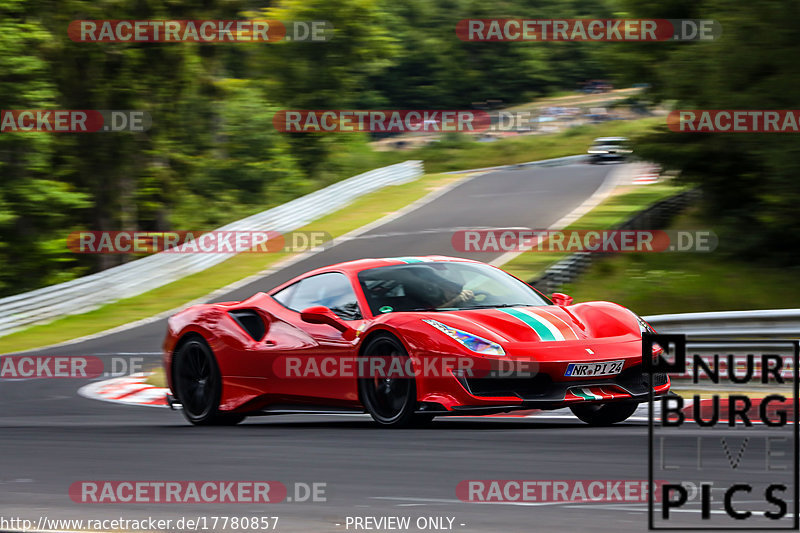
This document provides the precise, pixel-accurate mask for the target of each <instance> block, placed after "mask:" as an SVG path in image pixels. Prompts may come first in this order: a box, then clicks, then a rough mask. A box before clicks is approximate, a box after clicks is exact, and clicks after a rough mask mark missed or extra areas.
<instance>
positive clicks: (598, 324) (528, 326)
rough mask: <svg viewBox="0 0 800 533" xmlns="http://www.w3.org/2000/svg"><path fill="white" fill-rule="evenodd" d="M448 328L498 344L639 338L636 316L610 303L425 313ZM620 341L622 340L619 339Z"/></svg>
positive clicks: (430, 318) (428, 317)
mask: <svg viewBox="0 0 800 533" xmlns="http://www.w3.org/2000/svg"><path fill="white" fill-rule="evenodd" d="M423 318H424V319H428V320H438V321H439V322H442V323H443V324H446V325H448V326H450V327H454V328H458V329H462V330H464V331H467V332H469V333H472V334H475V335H479V336H482V337H486V338H487V339H489V340H493V341H495V342H500V343H508V342H511V343H530V342H542V343H545V342H551V343H552V342H564V341H567V342H569V341H585V340H596V339H603V338H612V337H613V338H619V337H629V338H628V339H626V340H631V337H630V336H633V337H639V336H640V332H639V325H638V322H637V320H636V317H635V315H634V314H633V313H632V312H631V311H629V310H627V309H625V308H624V307H622V306H619V305H616V304H612V303H609V302H589V303H583V304H577V305H573V306H569V307H562V306H557V305H547V306H536V307H506V308H491V309H472V310H460V311H442V312H436V313H425V316H424V317H423ZM618 340H622V339H618Z"/></svg>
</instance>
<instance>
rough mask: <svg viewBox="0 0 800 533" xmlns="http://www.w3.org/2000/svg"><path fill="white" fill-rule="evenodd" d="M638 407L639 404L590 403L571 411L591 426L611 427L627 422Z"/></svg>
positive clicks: (575, 406)
mask: <svg viewBox="0 0 800 533" xmlns="http://www.w3.org/2000/svg"><path fill="white" fill-rule="evenodd" d="M638 406H639V404H638V403H637V402H612V403H590V404H582V405H573V406H572V407H570V410H572V413H573V414H574V415H575V416H577V417H578V418H579V419H581V420H582V421H584V422H586V423H587V424H589V425H591V426H610V425H612V424H616V423H618V422H622V421H623V420H627V419H628V418H629V417H630V416H631V415H632V414H633V413H634V412H635V411H636V408H637V407H638Z"/></svg>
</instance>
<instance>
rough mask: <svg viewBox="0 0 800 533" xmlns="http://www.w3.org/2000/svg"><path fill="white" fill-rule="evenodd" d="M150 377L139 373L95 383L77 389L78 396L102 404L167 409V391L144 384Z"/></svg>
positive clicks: (149, 374)
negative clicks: (102, 402)
mask: <svg viewBox="0 0 800 533" xmlns="http://www.w3.org/2000/svg"><path fill="white" fill-rule="evenodd" d="M151 375H152V374H151V373H140V374H132V375H130V376H124V377H121V378H112V379H106V380H104V381H97V382H94V383H90V384H89V385H85V386H83V387H81V388H80V389H78V394H79V395H81V396H83V397H84V398H89V399H92V400H100V401H104V402H112V403H121V404H126V405H144V406H147V407H169V406H168V405H167V392H169V389H167V388H166V387H156V386H155V385H150V384H149V383H146V381H147V379H148V378H149V377H150V376H151Z"/></svg>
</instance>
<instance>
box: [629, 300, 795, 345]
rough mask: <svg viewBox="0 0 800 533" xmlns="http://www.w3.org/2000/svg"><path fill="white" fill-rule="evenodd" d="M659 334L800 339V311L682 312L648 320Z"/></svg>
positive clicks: (748, 338) (752, 338) (751, 338)
mask: <svg viewBox="0 0 800 533" xmlns="http://www.w3.org/2000/svg"><path fill="white" fill-rule="evenodd" d="M644 319H645V320H647V321H648V322H649V323H650V324H652V326H653V327H654V328H655V329H656V330H657V331H658V332H659V333H684V334H686V336H687V337H689V338H703V339H712V340H714V339H720V343H721V345H724V339H740V340H754V341H756V342H753V343H752V347H754V348H757V347H758V346H759V345H758V342H757V340H758V339H800V309H768V310H758V311H720V312H710V313H679V314H671V315H653V316H647V317H644Z"/></svg>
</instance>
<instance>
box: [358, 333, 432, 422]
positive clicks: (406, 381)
mask: <svg viewBox="0 0 800 533" xmlns="http://www.w3.org/2000/svg"><path fill="white" fill-rule="evenodd" d="M363 357H364V358H366V359H369V358H370V357H381V358H395V357H400V358H408V353H407V352H406V350H405V348H404V347H403V344H402V343H401V342H400V341H399V340H398V339H397V338H396V337H394V336H392V335H388V334H386V335H378V336H377V337H373V338H372V339H371V340H370V341H369V342H368V344H367V346H366V347H365V348H364V352H363ZM404 366H405V365H404ZM362 368H367V369H369V368H372V367H371V365H369V364H366V365H364V366H363V367H362ZM358 392H359V395H360V397H361V402H362V403H363V404H364V407H365V408H366V410H367V412H368V413H369V414H370V416H372V419H373V420H374V421H375V422H377V423H378V424H380V425H381V426H384V427H391V428H400V427H409V426H418V425H422V424H425V423H427V422H430V421H431V420H432V419H433V416H432V415H430V414H416V412H415V411H416V410H417V384H416V381H415V380H414V378H413V377H384V376H372V377H366V376H365V377H361V378H359V379H358Z"/></svg>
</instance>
